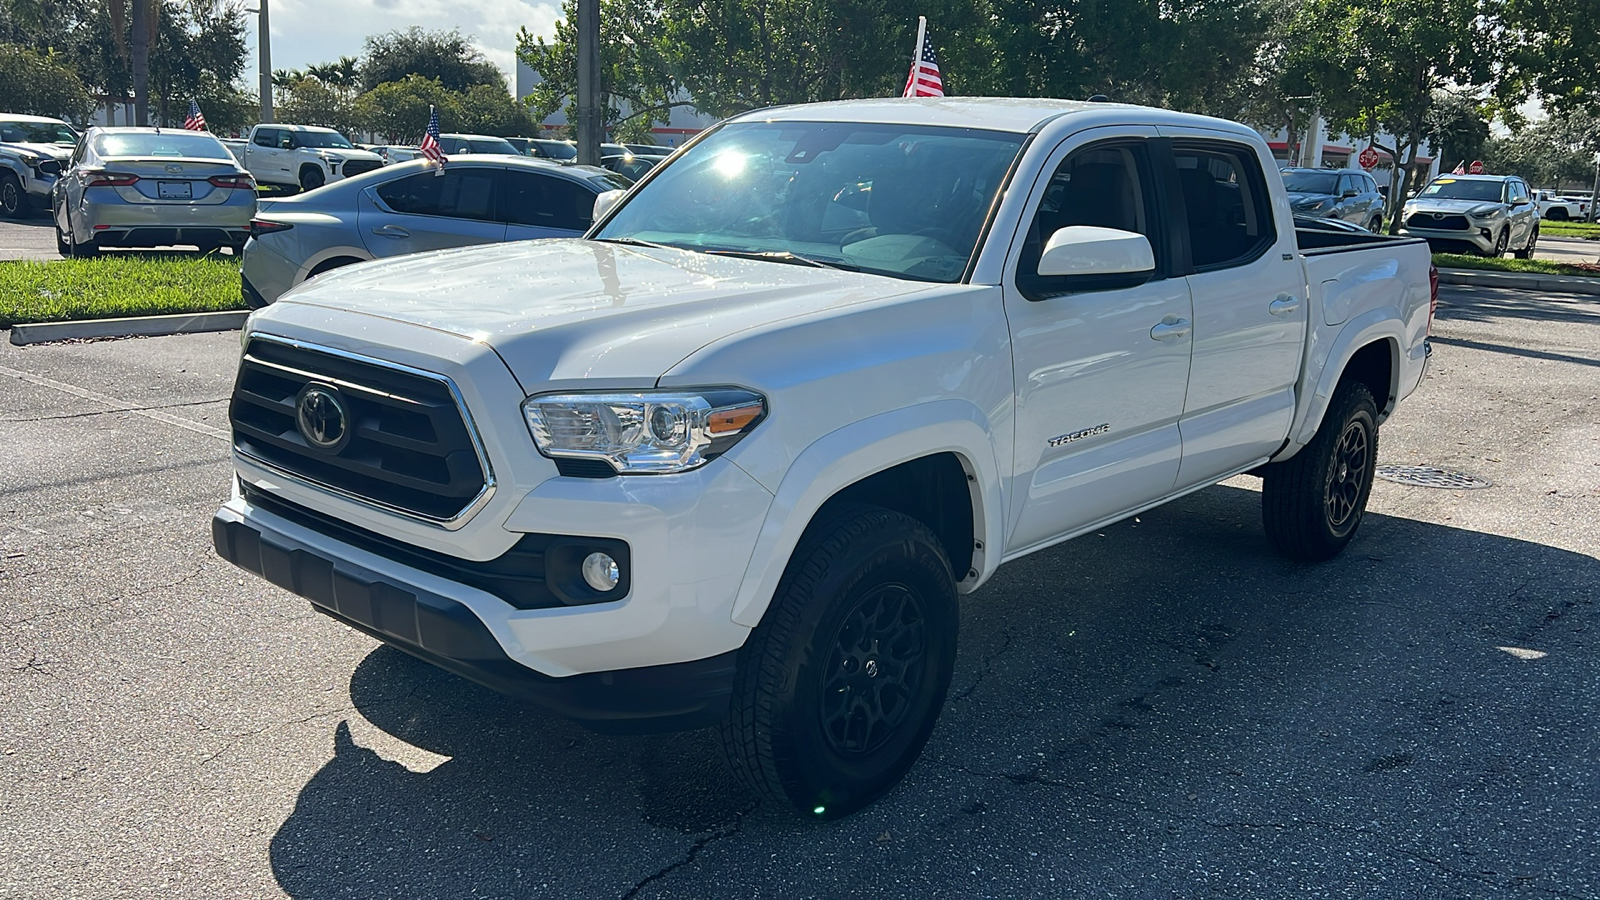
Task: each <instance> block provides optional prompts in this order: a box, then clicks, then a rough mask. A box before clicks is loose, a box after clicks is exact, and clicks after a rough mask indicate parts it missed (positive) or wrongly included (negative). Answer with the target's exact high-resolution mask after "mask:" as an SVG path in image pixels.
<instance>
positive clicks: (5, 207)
mask: <svg viewBox="0 0 1600 900" xmlns="http://www.w3.org/2000/svg"><path fill="white" fill-rule="evenodd" d="M27 214H28V194H27V192H26V191H24V190H23V189H22V182H20V181H18V180H17V176H15V175H13V174H11V173H10V172H0V216H4V217H5V218H7V219H21V218H23V217H24V216H26V215H27Z"/></svg>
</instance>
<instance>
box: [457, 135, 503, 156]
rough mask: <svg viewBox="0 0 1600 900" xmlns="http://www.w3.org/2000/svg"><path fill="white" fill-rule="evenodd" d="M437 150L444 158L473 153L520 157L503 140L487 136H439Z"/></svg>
mask: <svg viewBox="0 0 1600 900" xmlns="http://www.w3.org/2000/svg"><path fill="white" fill-rule="evenodd" d="M439 149H440V150H443V151H444V154H445V155H446V156H467V155H470V154H474V153H501V154H505V155H508V156H521V155H522V154H521V153H520V152H519V151H518V150H517V148H516V147H513V146H511V143H510V142H509V141H507V140H506V139H505V138H499V137H494V136H492V135H487V134H441V135H439Z"/></svg>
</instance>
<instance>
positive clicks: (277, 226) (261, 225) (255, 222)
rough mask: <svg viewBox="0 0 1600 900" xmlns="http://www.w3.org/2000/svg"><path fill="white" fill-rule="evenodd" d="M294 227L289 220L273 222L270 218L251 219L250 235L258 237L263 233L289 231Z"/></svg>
mask: <svg viewBox="0 0 1600 900" xmlns="http://www.w3.org/2000/svg"><path fill="white" fill-rule="evenodd" d="M293 227H294V226H293V225H290V224H288V223H287V222H273V221H270V220H268V219H251V220H250V236H251V237H253V238H258V237H261V236H262V235H263V234H272V233H273V232H275V231H288V230H289V229H291V228H293Z"/></svg>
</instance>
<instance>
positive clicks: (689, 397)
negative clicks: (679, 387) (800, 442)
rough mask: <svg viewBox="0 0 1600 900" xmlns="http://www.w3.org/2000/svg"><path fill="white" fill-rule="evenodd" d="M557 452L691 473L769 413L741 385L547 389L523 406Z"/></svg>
mask: <svg viewBox="0 0 1600 900" xmlns="http://www.w3.org/2000/svg"><path fill="white" fill-rule="evenodd" d="M522 412H523V416H524V417H525V418H526V419H527V420H528V431H529V432H530V433H531V434H532V435H533V443H534V444H535V446H537V447H538V448H539V452H540V453H543V454H544V455H545V456H549V457H565V458H568V459H603V460H605V461H606V462H607V463H610V465H611V467H612V468H613V469H615V470H617V471H618V472H619V473H622V474H625V475H631V474H667V473H672V472H687V471H689V470H690V469H694V468H698V467H700V466H703V465H705V464H706V463H707V462H709V461H711V460H713V459H716V458H717V457H718V456H720V455H721V454H723V453H725V452H727V450H728V448H730V447H732V446H733V445H734V444H736V443H738V442H739V440H740V439H741V438H743V437H744V436H745V435H746V434H749V433H750V430H751V429H753V428H755V426H756V425H757V424H759V423H760V422H761V420H762V419H763V418H765V417H766V413H767V404H766V400H765V399H764V398H762V396H761V395H760V394H755V393H752V392H750V391H744V390H738V389H735V388H714V389H709V390H701V391H685V392H678V391H649V392H644V393H637V394H545V395H542V396H538V397H529V398H528V399H527V400H525V401H523V404H522Z"/></svg>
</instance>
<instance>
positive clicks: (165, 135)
mask: <svg viewBox="0 0 1600 900" xmlns="http://www.w3.org/2000/svg"><path fill="white" fill-rule="evenodd" d="M94 149H95V152H96V153H98V154H100V155H101V156H136V157H182V158H185V159H233V156H232V155H231V154H230V153H228V148H227V147H224V146H222V142H221V141H219V140H217V139H216V138H214V137H212V136H211V135H209V134H196V133H195V132H193V131H162V132H149V131H133V132H122V133H116V132H113V133H110V134H102V135H100V136H99V137H97V138H95V142H94Z"/></svg>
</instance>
